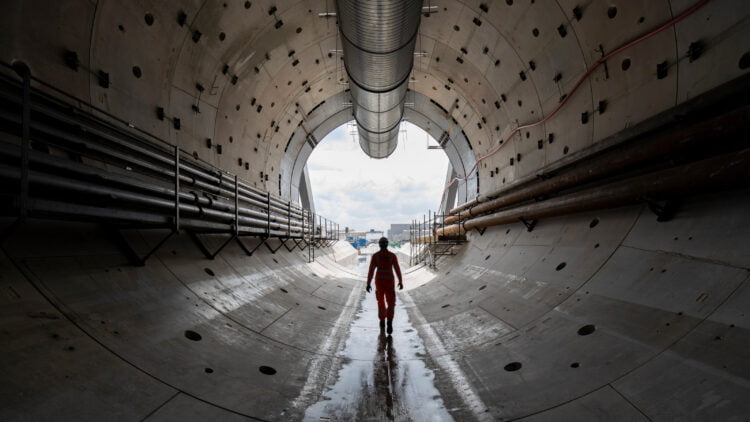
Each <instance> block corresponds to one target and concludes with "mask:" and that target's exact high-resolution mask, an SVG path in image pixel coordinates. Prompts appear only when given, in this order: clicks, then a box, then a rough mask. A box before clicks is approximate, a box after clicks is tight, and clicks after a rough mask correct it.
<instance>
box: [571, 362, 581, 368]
mask: <svg viewBox="0 0 750 422" xmlns="http://www.w3.org/2000/svg"><path fill="white" fill-rule="evenodd" d="M579 366H581V365H579V364H578V362H573V363H571V364H570V367H571V368H578V367H579Z"/></svg>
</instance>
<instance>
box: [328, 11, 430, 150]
mask: <svg viewBox="0 0 750 422" xmlns="http://www.w3.org/2000/svg"><path fill="white" fill-rule="evenodd" d="M336 7H337V16H338V17H339V28H340V32H341V40H342V44H343V51H344V57H343V59H344V67H345V69H346V73H347V75H348V76H349V81H350V84H349V87H350V90H351V91H350V92H351V96H352V108H353V114H354V119H355V120H356V122H357V132H358V134H359V143H360V147H361V148H362V150H363V151H364V152H365V154H367V155H368V156H370V157H372V158H385V157H388V156H389V155H391V154H392V153H393V151H395V149H396V145H397V143H398V133H399V126H400V124H401V119H402V118H403V115H404V103H405V100H406V92H407V88H408V84H409V75H410V74H411V70H412V66H413V63H414V47H415V43H416V39H417V34H418V32H419V21H420V16H421V12H422V2H421V1H419V0H378V1H374V2H368V3H364V2H355V1H352V0H337V1H336Z"/></svg>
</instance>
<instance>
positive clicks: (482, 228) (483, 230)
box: [476, 227, 487, 236]
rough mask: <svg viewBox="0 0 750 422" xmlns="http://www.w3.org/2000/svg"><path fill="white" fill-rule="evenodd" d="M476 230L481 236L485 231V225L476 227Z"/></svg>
mask: <svg viewBox="0 0 750 422" xmlns="http://www.w3.org/2000/svg"><path fill="white" fill-rule="evenodd" d="M476 231H477V232H478V233H479V235H480V236H483V235H484V232H486V231H487V227H477V228H476Z"/></svg>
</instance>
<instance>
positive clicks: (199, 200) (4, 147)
mask: <svg viewBox="0 0 750 422" xmlns="http://www.w3.org/2000/svg"><path fill="white" fill-rule="evenodd" d="M29 153H30V160H31V162H32V163H37V164H41V165H44V166H46V167H50V168H52V169H56V170H59V171H64V172H68V173H73V174H75V175H76V176H77V177H79V178H87V179H95V180H98V181H102V182H106V183H110V184H116V185H121V186H127V187H129V188H131V189H137V190H140V191H145V192H151V193H153V194H157V195H160V196H162V197H165V198H174V190H173V189H170V188H168V187H166V186H162V185H159V184H156V183H150V182H146V181H143V180H141V179H137V178H134V177H130V176H125V175H120V174H117V173H109V172H106V171H104V170H100V169H98V168H95V167H90V166H87V165H84V164H80V163H75V162H71V161H68V160H64V159H62V158H58V157H55V156H51V155H48V154H43V153H40V152H38V151H33V150H32V151H29ZM0 155H6V156H8V157H11V158H14V157H17V156H18V151H17V149H16V148H12V146H11V145H9V144H5V143H0ZM240 199H242V197H240ZM183 201H184V202H192V203H195V204H196V205H198V206H201V207H211V208H215V209H217V210H220V211H227V212H228V211H233V208H232V206H231V205H230V204H229V203H228V202H223V201H222V200H214V199H209V198H206V197H204V196H199V195H196V194H193V193H189V192H180V202H183ZM239 211H240V214H241V215H243V216H250V217H255V218H259V219H261V218H262V219H265V218H266V214H265V213H264V212H261V211H257V210H254V209H250V208H247V207H240V208H239ZM271 220H272V221H274V222H286V218H285V217H283V216H278V215H275V214H274V215H272V216H271ZM292 226H294V227H299V226H301V219H299V218H294V219H293V220H292Z"/></svg>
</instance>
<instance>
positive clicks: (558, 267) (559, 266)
mask: <svg viewBox="0 0 750 422" xmlns="http://www.w3.org/2000/svg"><path fill="white" fill-rule="evenodd" d="M566 265H568V264H566V263H564V262H561V263H559V264H557V267H555V271H560V270H562V269H563V268H565V266H566Z"/></svg>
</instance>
